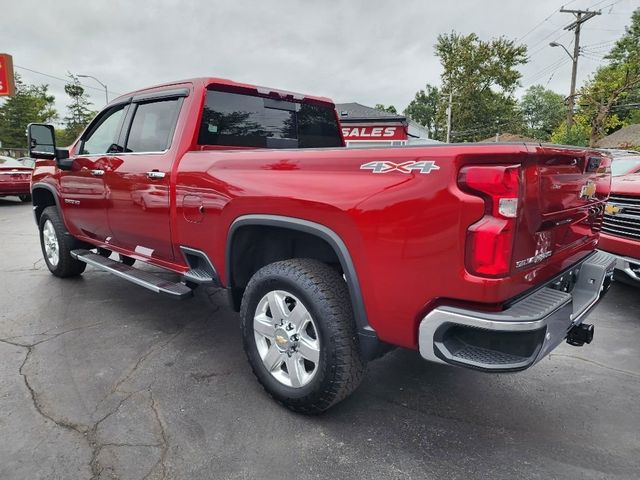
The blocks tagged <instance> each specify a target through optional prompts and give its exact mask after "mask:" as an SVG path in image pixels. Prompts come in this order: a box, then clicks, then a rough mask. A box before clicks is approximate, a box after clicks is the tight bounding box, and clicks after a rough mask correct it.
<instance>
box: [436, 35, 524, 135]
mask: <svg viewBox="0 0 640 480" xmlns="http://www.w3.org/2000/svg"><path fill="white" fill-rule="evenodd" d="M435 49H436V55H437V56H438V57H439V58H440V62H441V64H442V67H443V69H444V71H443V73H442V76H441V78H442V88H441V89H440V93H441V95H443V96H448V95H449V93H450V92H452V93H453V107H452V130H453V133H452V139H453V140H454V141H468V140H478V139H481V138H485V137H487V136H488V135H491V134H493V133H495V132H496V129H499V130H501V131H511V132H519V131H521V130H522V117H521V115H520V113H519V111H518V109H517V102H516V99H515V97H514V91H515V89H516V88H517V87H518V86H519V85H520V77H521V75H520V72H519V71H518V70H517V68H516V67H517V66H518V65H522V64H524V63H526V61H527V47H526V46H525V45H516V44H515V42H514V41H512V40H508V39H506V38H504V37H500V38H495V39H492V40H490V41H484V40H480V39H479V38H478V36H477V35H476V34H475V33H471V34H469V35H460V34H458V33H456V32H452V33H450V34H445V35H439V36H438V41H437V43H436V46H435ZM444 103H445V102H441V103H440V105H439V108H438V118H439V120H438V121H439V122H440V123H444V121H445V118H446V105H444Z"/></svg>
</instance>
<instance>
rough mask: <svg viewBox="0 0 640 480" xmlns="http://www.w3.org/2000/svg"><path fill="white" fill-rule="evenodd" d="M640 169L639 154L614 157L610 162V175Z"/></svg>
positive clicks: (619, 174) (615, 175)
mask: <svg viewBox="0 0 640 480" xmlns="http://www.w3.org/2000/svg"><path fill="white" fill-rule="evenodd" d="M638 169H640V155H639V156H637V157H636V156H625V157H614V158H613V162H611V175H613V176H614V177H619V176H621V175H626V174H627V173H633V172H635V171H637V170H638Z"/></svg>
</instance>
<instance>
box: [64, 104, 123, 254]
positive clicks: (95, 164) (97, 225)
mask: <svg viewBox="0 0 640 480" xmlns="http://www.w3.org/2000/svg"><path fill="white" fill-rule="evenodd" d="M127 107H128V104H127V103H125V104H121V105H116V106H113V107H111V108H109V109H107V110H105V111H103V112H102V113H100V115H98V116H97V117H96V118H95V120H94V121H93V122H92V123H91V125H90V126H89V128H88V129H87V130H86V132H85V133H84V135H83V136H82V138H81V139H80V141H79V143H78V144H77V146H76V149H75V152H73V151H72V156H71V158H72V159H73V165H72V168H71V170H67V171H62V172H61V174H60V190H61V197H62V208H63V210H64V217H65V221H66V223H67V226H68V228H69V230H70V232H71V233H73V234H75V235H82V236H85V237H89V238H91V239H94V240H98V241H100V242H108V238H109V236H110V230H109V224H108V222H107V203H108V198H107V191H106V188H105V180H104V177H105V175H106V173H107V172H108V170H109V168H110V167H109V158H110V156H111V152H112V151H114V150H117V149H118V148H119V147H118V145H117V138H118V137H119V135H120V130H121V128H122V124H123V121H124V117H125V110H126V109H127Z"/></svg>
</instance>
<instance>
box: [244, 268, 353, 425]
mask: <svg viewBox="0 0 640 480" xmlns="http://www.w3.org/2000/svg"><path fill="white" fill-rule="evenodd" d="M274 290H284V291H286V292H290V293H291V294H293V295H294V296H295V297H297V298H298V299H299V300H300V301H301V302H302V303H303V304H304V306H305V307H306V309H307V310H308V312H309V314H310V315H311V318H312V319H313V321H314V323H315V325H316V328H317V330H318V336H319V341H320V348H319V350H320V353H319V362H318V364H317V371H316V372H315V374H314V376H313V377H312V378H311V380H310V382H309V383H308V384H306V385H303V386H301V387H296V388H294V387H291V386H287V385H284V384H283V383H281V382H279V381H278V380H276V378H275V377H274V376H273V375H272V374H271V373H270V372H269V370H268V369H267V368H266V367H265V365H264V363H263V361H262V358H261V357H260V353H259V351H258V347H257V345H256V340H255V336H254V329H253V323H254V316H255V314H256V309H257V307H258V304H259V302H260V301H261V299H263V297H264V296H265V295H266V294H267V293H268V292H271V291H274ZM240 318H241V321H242V336H243V344H244V349H245V353H246V354H247V357H248V359H249V363H250V364H251V368H252V369H253V372H254V374H255V375H256V377H257V378H258V381H259V382H260V383H261V384H262V386H263V387H264V389H265V390H266V391H267V392H268V393H269V394H270V395H271V396H272V397H273V398H274V399H275V400H277V401H278V402H280V403H281V404H283V405H284V406H286V407H287V408H289V409H291V410H293V411H296V412H300V413H305V414H318V413H321V412H324V411H325V410H327V409H328V408H329V407H331V406H332V405H335V404H336V403H338V402H339V401H341V400H343V399H344V398H346V397H347V396H348V395H349V394H351V393H352V392H353V391H354V390H355V389H356V388H357V387H358V385H359V384H360V381H361V380H362V378H363V376H364V372H365V362H364V360H363V358H362V356H361V354H360V349H359V344H358V336H357V333H356V328H355V323H354V319H353V310H352V307H351V301H350V298H349V292H348V289H347V285H346V283H345V281H344V279H343V277H342V276H341V275H340V274H339V272H337V271H336V270H335V269H334V268H332V267H330V266H329V265H326V264H324V263H322V262H319V261H317V260H312V259H293V260H285V261H281V262H276V263H272V264H270V265H267V266H265V267H263V268H261V269H260V270H259V271H258V272H256V274H255V275H254V276H253V277H252V278H251V280H250V281H249V284H248V285H247V288H246V290H245V292H244V295H243V298H242V306H241V309H240Z"/></svg>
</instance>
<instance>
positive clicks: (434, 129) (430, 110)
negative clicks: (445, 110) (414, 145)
mask: <svg viewBox="0 0 640 480" xmlns="http://www.w3.org/2000/svg"><path fill="white" fill-rule="evenodd" d="M440 99H441V97H440V90H438V87H434V86H433V85H430V84H428V83H427V85H426V86H425V88H424V90H419V91H418V92H416V96H415V97H414V99H413V100H411V102H410V103H409V105H408V106H407V108H406V109H405V110H404V114H405V115H407V116H408V117H409V118H411V120H413V121H415V122H418V123H419V124H420V125H422V126H423V127H425V128H426V129H427V131H428V132H429V137H430V138H435V139H437V140H442V135H443V131H444V128H442V127H441V125H440V124H439V123H438V119H437V115H438V106H439V105H440Z"/></svg>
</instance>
